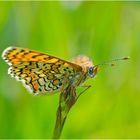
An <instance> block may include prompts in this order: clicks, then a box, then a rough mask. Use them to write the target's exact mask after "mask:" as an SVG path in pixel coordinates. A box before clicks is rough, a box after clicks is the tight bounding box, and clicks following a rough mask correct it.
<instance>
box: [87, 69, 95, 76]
mask: <svg viewBox="0 0 140 140" xmlns="http://www.w3.org/2000/svg"><path fill="white" fill-rule="evenodd" d="M93 70H94V68H93V67H90V68H89V69H88V73H89V75H93Z"/></svg>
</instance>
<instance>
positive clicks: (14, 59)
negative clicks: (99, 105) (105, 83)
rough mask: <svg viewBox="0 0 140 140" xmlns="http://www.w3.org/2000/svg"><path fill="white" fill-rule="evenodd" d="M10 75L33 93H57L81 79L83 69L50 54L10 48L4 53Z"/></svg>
mask: <svg viewBox="0 0 140 140" xmlns="http://www.w3.org/2000/svg"><path fill="white" fill-rule="evenodd" d="M3 59H4V60H5V61H6V62H7V63H8V64H9V65H10V68H9V71H8V73H9V74H10V75H11V76H12V77H14V78H16V79H17V80H19V81H21V82H22V83H24V85H25V87H26V88H27V89H29V90H30V91H31V92H32V93H46V92H48V93H49V92H55V91H59V90H61V88H62V87H63V88H65V86H67V84H70V83H72V82H73V81H74V80H78V79H76V77H77V78H79V77H80V75H81V72H82V67H81V66H79V65H77V64H74V63H71V62H68V61H65V60H62V59H59V58H57V57H53V56H50V55H48V54H44V53H40V52H35V51H31V50H28V49H20V48H14V47H10V48H7V49H6V50H5V51H4V53H3Z"/></svg>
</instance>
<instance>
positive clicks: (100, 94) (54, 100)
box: [0, 1, 140, 138]
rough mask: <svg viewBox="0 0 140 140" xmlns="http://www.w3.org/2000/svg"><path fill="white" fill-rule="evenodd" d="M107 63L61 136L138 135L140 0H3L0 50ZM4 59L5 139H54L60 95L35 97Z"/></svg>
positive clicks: (0, 98)
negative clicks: (16, 49) (125, 58)
mask: <svg viewBox="0 0 140 140" xmlns="http://www.w3.org/2000/svg"><path fill="white" fill-rule="evenodd" d="M11 45H12V46H18V47H23V48H29V49H33V50H37V51H41V52H45V53H48V54H52V55H55V56H57V57H60V58H63V59H65V60H69V59H71V58H73V57H75V56H77V55H80V54H85V55H87V56H89V57H90V58H91V59H92V60H93V62H94V63H95V64H97V63H100V62H103V61H106V60H111V59H114V58H120V57H123V56H130V57H131V59H130V60H129V61H125V62H117V64H116V66H115V67H109V66H104V67H103V69H101V71H100V72H99V73H98V75H97V76H96V78H95V79H90V80H88V81H87V82H86V84H91V85H93V86H92V87H91V88H90V89H89V90H88V91H86V92H85V93H84V94H83V95H82V96H81V97H80V98H79V100H78V102H77V103H76V104H75V105H74V107H73V108H72V110H71V111H70V113H69V115H68V118H67V120H66V123H65V126H64V129H63V133H62V138H140V83H139V82H140V3H139V2H86V1H77V2H64V1H58V2H0V54H1V53H2V51H3V50H4V49H5V48H6V47H8V46H11ZM7 70H8V65H7V64H6V63H5V62H4V61H3V60H2V58H0V73H1V77H0V138H51V137H52V133H53V128H54V124H55V114H56V110H57V107H58V98H59V93H58V94H55V95H53V96H40V97H34V96H32V95H31V94H28V91H27V90H26V89H25V88H24V87H23V86H22V84H21V83H19V82H17V81H16V80H15V79H13V78H11V77H10V76H9V75H8V74H7Z"/></svg>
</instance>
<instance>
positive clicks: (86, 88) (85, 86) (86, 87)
mask: <svg viewBox="0 0 140 140" xmlns="http://www.w3.org/2000/svg"><path fill="white" fill-rule="evenodd" d="M81 87H84V88H85V89H84V90H83V91H82V92H80V93H79V94H78V96H77V99H78V98H79V97H80V96H81V95H82V94H83V93H84V92H85V91H86V90H88V89H89V88H90V87H91V85H83V86H81Z"/></svg>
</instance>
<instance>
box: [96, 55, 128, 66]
mask: <svg viewBox="0 0 140 140" xmlns="http://www.w3.org/2000/svg"><path fill="white" fill-rule="evenodd" d="M128 59H130V57H128V56H127V57H123V58H117V59H113V60H110V61H104V62H103V63H101V64H97V65H95V66H101V65H110V66H114V65H115V64H114V63H113V62H116V61H122V60H128Z"/></svg>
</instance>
